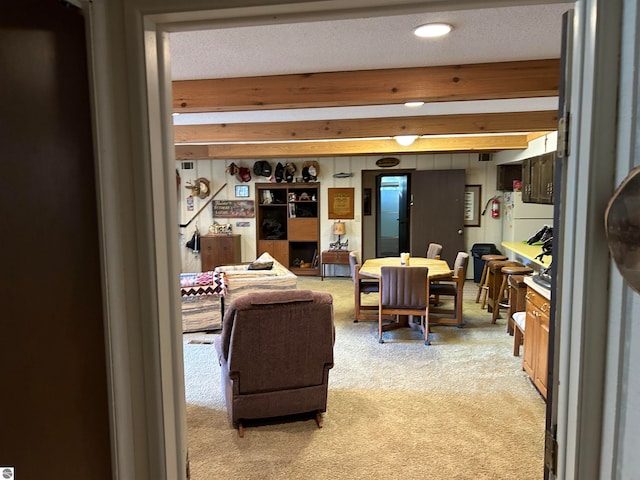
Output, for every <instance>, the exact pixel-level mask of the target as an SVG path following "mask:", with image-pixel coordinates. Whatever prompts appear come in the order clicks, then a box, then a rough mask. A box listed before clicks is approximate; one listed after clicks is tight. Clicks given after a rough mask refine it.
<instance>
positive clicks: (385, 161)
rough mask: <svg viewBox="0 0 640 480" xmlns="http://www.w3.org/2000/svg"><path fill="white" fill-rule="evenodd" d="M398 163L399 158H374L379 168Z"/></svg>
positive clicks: (393, 165)
mask: <svg viewBox="0 0 640 480" xmlns="http://www.w3.org/2000/svg"><path fill="white" fill-rule="evenodd" d="M399 163H400V159H398V158H395V157H384V158H381V159H379V160H376V165H377V166H379V167H380V168H389V167H395V166H396V165H398V164H399Z"/></svg>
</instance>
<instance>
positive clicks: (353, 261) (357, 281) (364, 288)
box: [349, 250, 380, 323]
mask: <svg viewBox="0 0 640 480" xmlns="http://www.w3.org/2000/svg"><path fill="white" fill-rule="evenodd" d="M349 267H350V268H351V278H352V279H353V288H354V299H353V300H354V302H353V303H354V319H353V322H354V323H358V321H359V320H367V319H369V320H375V316H373V315H374V314H373V313H371V314H369V315H367V314H364V313H362V310H377V309H378V307H377V306H375V305H362V294H369V293H378V292H379V291H380V287H379V282H378V280H376V279H373V278H366V277H363V276H361V275H360V261H359V259H358V252H357V251H356V250H353V251H351V252H349Z"/></svg>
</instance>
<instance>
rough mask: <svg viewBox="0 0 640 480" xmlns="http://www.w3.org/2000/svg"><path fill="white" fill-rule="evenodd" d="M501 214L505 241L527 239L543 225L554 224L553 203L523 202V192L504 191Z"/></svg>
mask: <svg viewBox="0 0 640 480" xmlns="http://www.w3.org/2000/svg"><path fill="white" fill-rule="evenodd" d="M503 212H504V213H503ZM501 214H502V241H503V242H522V241H527V240H528V239H529V238H530V237H531V236H533V234H534V233H536V232H537V231H538V230H540V229H541V228H542V227H543V226H545V225H549V226H550V227H551V226H553V205H546V204H541V203H523V201H522V192H505V193H504V195H503V198H502V205H501Z"/></svg>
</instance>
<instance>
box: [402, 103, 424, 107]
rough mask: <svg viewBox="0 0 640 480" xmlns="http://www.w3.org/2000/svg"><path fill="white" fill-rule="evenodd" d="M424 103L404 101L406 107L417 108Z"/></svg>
mask: <svg viewBox="0 0 640 480" xmlns="http://www.w3.org/2000/svg"><path fill="white" fill-rule="evenodd" d="M422 105H424V102H405V104H404V106H405V107H407V108H418V107H421V106H422Z"/></svg>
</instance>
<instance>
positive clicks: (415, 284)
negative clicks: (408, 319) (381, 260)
mask: <svg viewBox="0 0 640 480" xmlns="http://www.w3.org/2000/svg"><path fill="white" fill-rule="evenodd" d="M428 273H429V269H428V268H427V267H406V266H405V267H381V268H380V295H379V300H378V302H379V304H378V343H384V340H383V338H382V332H385V331H388V330H395V329H396V328H399V327H400V326H403V325H402V324H401V323H400V322H399V320H398V316H399V315H418V316H420V317H421V320H420V325H421V327H422V330H423V332H424V344H425V345H429V281H428V278H427V275H428ZM385 315H395V317H396V322H395V323H392V324H383V323H382V322H383V317H384V316H385Z"/></svg>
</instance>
